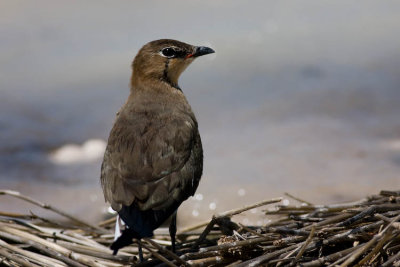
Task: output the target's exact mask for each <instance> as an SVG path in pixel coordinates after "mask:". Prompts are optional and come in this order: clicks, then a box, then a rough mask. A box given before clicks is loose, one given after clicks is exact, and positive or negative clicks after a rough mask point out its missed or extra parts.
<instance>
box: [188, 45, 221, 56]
mask: <svg viewBox="0 0 400 267" xmlns="http://www.w3.org/2000/svg"><path fill="white" fill-rule="evenodd" d="M212 53H215V51H214V50H213V49H211V48H209V47H206V46H196V48H195V50H194V53H193V54H191V55H190V56H191V57H200V56H204V55H207V54H212Z"/></svg>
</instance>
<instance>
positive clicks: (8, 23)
mask: <svg viewBox="0 0 400 267" xmlns="http://www.w3.org/2000/svg"><path fill="white" fill-rule="evenodd" d="M0 7H1V8H0V14H1V16H0V188H3V189H5V188H7V189H12V190H18V191H21V193H24V194H28V195H31V196H33V197H35V198H38V199H40V200H42V201H44V202H47V203H51V204H53V205H55V206H58V207H62V208H63V209H64V210H67V211H69V212H71V213H73V214H75V215H78V216H80V217H82V218H85V219H87V220H89V221H96V220H99V219H100V218H102V217H103V215H104V214H105V212H106V210H107V205H106V204H105V203H104V199H103V196H102V193H101V188H100V183H99V175H100V164H101V160H102V153H103V149H104V142H105V140H106V138H107V137H108V134H109V131H110V129H111V126H112V123H113V120H114V116H115V113H116V112H117V110H118V109H119V107H120V106H121V105H122V104H123V102H124V101H125V99H126V97H127V95H128V93H129V78H130V71H131V70H130V64H131V61H132V59H133V57H134V56H135V54H136V52H137V51H138V49H140V47H141V46H142V45H143V44H145V43H147V42H148V41H151V40H155V39H160V38H173V39H178V40H181V41H184V42H188V43H191V44H195V45H208V46H211V47H212V48H214V49H215V50H216V51H217V53H216V54H215V55H213V56H206V57H204V58H199V59H197V60H196V62H194V63H193V64H192V66H190V67H189V68H188V69H187V70H186V71H185V73H184V74H183V75H182V77H181V79H180V86H181V88H182V89H183V91H184V93H185V94H186V96H187V98H188V100H189V102H190V103H191V105H192V107H193V109H194V111H195V113H196V116H197V118H198V121H199V124H200V132H201V136H202V139H203V146H204V150H205V163H204V175H203V178H202V181H201V184H200V187H199V189H198V191H197V193H198V194H197V195H196V196H195V197H194V198H192V199H190V200H189V201H187V202H186V203H185V204H184V205H183V208H181V209H180V218H181V220H180V223H181V225H182V224H188V223H192V222H193V221H194V220H200V219H207V218H209V217H210V215H211V214H213V213H215V212H219V211H224V210H227V209H231V208H235V207H239V206H241V205H243V204H249V203H252V202H256V201H260V200H263V199H268V198H272V197H277V196H282V195H283V193H284V192H290V193H291V194H293V195H296V196H298V197H301V198H304V199H306V200H308V201H310V202H315V203H328V202H342V201H350V200H356V199H358V198H361V197H363V196H365V195H366V194H372V193H376V192H378V191H379V190H380V189H392V190H395V189H399V188H400V27H399V25H400V2H398V1H369V0H366V1H341V0H340V1H321V0H310V1H281V0H275V1H265V0H262V1H261V0H260V1H228V0H220V1H200V0H196V1H175V0H170V1H118V2H115V1H84V2H83V1H64V2H60V1H41V0H40V1H5V0H2V1H1V2H0ZM26 205H27V204H25V203H23V202H21V201H19V200H15V199H12V198H8V197H4V196H2V197H1V198H0V209H1V210H8V211H13V212H26V209H27V206H26ZM29 208H30V209H32V210H35V209H34V207H30V206H29ZM35 212H39V211H35ZM252 214H253V215H254V216H253V217H252V216H247V217H238V218H239V220H243V222H245V223H253V224H261V223H264V221H263V220H262V219H260V218H262V216H257V215H260V214H261V210H253V211H252Z"/></svg>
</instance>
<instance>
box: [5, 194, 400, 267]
mask: <svg viewBox="0 0 400 267" xmlns="http://www.w3.org/2000/svg"><path fill="white" fill-rule="evenodd" d="M1 194H3V195H11V196H14V197H17V198H20V199H23V200H25V201H27V202H30V203H31V204H34V205H38V206H40V207H42V208H44V209H48V210H51V211H53V212H56V213H58V214H59V215H61V216H64V217H65V218H67V219H68V221H69V223H68V225H66V224H65V222H64V223H62V222H59V221H54V220H48V219H45V218H41V217H39V216H37V215H35V214H29V215H27V214H15V213H8V212H0V266H52V267H53V266H56V267H61V266H79V267H82V266H96V267H97V266H132V265H134V266H154V265H158V264H160V265H162V266H229V265H231V266H309V267H310V266H342V267H344V266H400V222H399V220H400V191H381V192H380V193H379V195H373V196H370V197H367V198H365V199H361V200H359V201H357V202H352V203H345V204H334V205H314V204H311V203H309V202H307V201H304V200H302V199H299V198H296V197H294V196H292V195H290V194H286V197H287V198H291V199H292V200H293V201H292V202H294V203H297V205H288V204H287V202H288V201H282V199H283V198H278V199H271V200H267V201H262V202H259V203H256V204H253V205H249V206H246V207H243V208H239V209H234V210H231V211H227V212H223V213H220V214H217V215H215V216H213V218H211V220H209V221H207V222H203V223H199V224H197V225H195V226H192V227H188V228H186V229H182V230H181V231H180V232H178V241H179V242H178V244H177V254H174V253H172V252H171V251H170V250H169V246H170V239H169V235H168V232H167V231H164V232H163V231H158V232H157V234H156V236H155V237H154V238H152V239H149V238H145V239H142V240H136V241H135V243H134V244H133V245H131V246H129V247H126V248H123V249H122V250H120V251H119V252H118V255H116V256H113V255H112V253H111V250H110V249H109V246H110V244H111V243H112V242H113V233H112V230H113V227H114V224H115V218H111V219H109V220H106V221H104V222H101V223H99V224H98V225H91V224H89V223H87V222H85V221H83V220H81V219H79V218H76V217H74V216H72V215H69V214H67V213H65V212H63V211H61V210H59V209H57V208H55V207H52V206H50V205H47V204H44V203H41V202H40V201H37V200H34V199H32V198H30V197H27V196H23V195H21V194H20V193H18V192H15V191H9V190H0V195H1ZM271 204H273V206H272V205H271ZM284 204H286V205H284ZM266 205H270V206H268V207H266V211H265V213H266V215H265V216H266V218H269V219H270V221H269V222H268V223H267V224H265V225H262V226H249V225H242V224H239V223H235V222H234V221H235V220H234V219H235V218H234V216H235V215H237V214H240V213H243V212H245V211H247V210H251V209H254V208H256V207H261V206H266ZM231 219H232V220H231ZM138 242H140V243H141V245H142V247H143V248H144V255H145V260H144V261H143V262H139V261H138V259H137V253H138V249H137V247H138V246H137V244H138Z"/></svg>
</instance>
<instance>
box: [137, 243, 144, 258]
mask: <svg viewBox="0 0 400 267" xmlns="http://www.w3.org/2000/svg"><path fill="white" fill-rule="evenodd" d="M137 243H138V249H139V261H140V262H141V263H142V262H143V250H142V242H140V240H138V242H137Z"/></svg>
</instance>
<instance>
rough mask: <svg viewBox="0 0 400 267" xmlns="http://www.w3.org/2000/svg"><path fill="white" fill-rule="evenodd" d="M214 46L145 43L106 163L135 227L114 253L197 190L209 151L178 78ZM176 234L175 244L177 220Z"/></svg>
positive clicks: (104, 178) (113, 200)
mask: <svg viewBox="0 0 400 267" xmlns="http://www.w3.org/2000/svg"><path fill="white" fill-rule="evenodd" d="M213 52H214V51H213V50H212V49H210V48H207V47H195V46H192V45H189V44H185V43H182V42H179V41H175V40H168V39H163V40H157V41H153V42H150V43H148V44H146V45H145V46H143V47H142V49H140V51H139V52H138V54H137V55H136V57H135V59H134V61H133V64H132V68H133V73H132V79H131V92H130V95H129V97H128V100H127V101H126V103H125V104H124V105H123V106H122V108H121V109H120V111H119V112H118V114H117V118H116V121H115V123H114V126H113V128H112V130H111V132H110V136H109V139H108V145H107V148H106V151H105V154H104V160H103V164H102V166H101V184H102V188H103V192H104V196H105V199H106V201H108V202H109V203H110V204H111V206H112V208H113V209H114V210H116V211H118V213H119V215H120V216H121V218H122V220H123V221H124V222H125V223H126V224H127V226H128V229H127V230H125V231H124V232H123V234H122V236H121V237H120V238H119V239H118V240H117V241H116V242H115V243H114V244H113V246H112V249H114V253H116V252H117V251H118V249H119V248H121V247H123V246H125V245H127V244H129V243H131V242H132V241H131V240H132V238H138V239H140V238H142V237H149V236H152V235H153V230H154V229H156V228H157V227H159V226H160V225H161V224H162V223H163V222H164V221H165V220H166V219H167V218H168V217H169V216H170V215H172V214H174V213H175V212H176V210H177V208H178V207H179V205H180V204H181V203H182V202H183V201H184V200H186V199H187V198H188V197H189V196H192V195H193V194H194V192H195V191H196V188H197V186H198V184H199V181H200V177H201V174H202V169H203V151H202V145H201V139H200V135H199V131H198V126H197V120H196V118H195V116H194V114H193V111H192V109H191V107H190V105H189V103H188V102H187V100H186V98H185V96H184V94H183V93H182V91H181V89H180V88H179V86H178V78H179V76H180V74H181V73H182V72H183V71H184V70H185V68H186V67H187V66H188V65H189V64H190V63H191V62H192V61H193V60H194V58H196V57H197V56H201V55H205V54H209V53H213ZM172 222H173V223H176V218H175V217H174V219H173V220H172ZM170 232H171V237H172V241H173V250H174V245H175V244H174V240H175V232H176V226H174V225H173V224H171V227H170Z"/></svg>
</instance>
